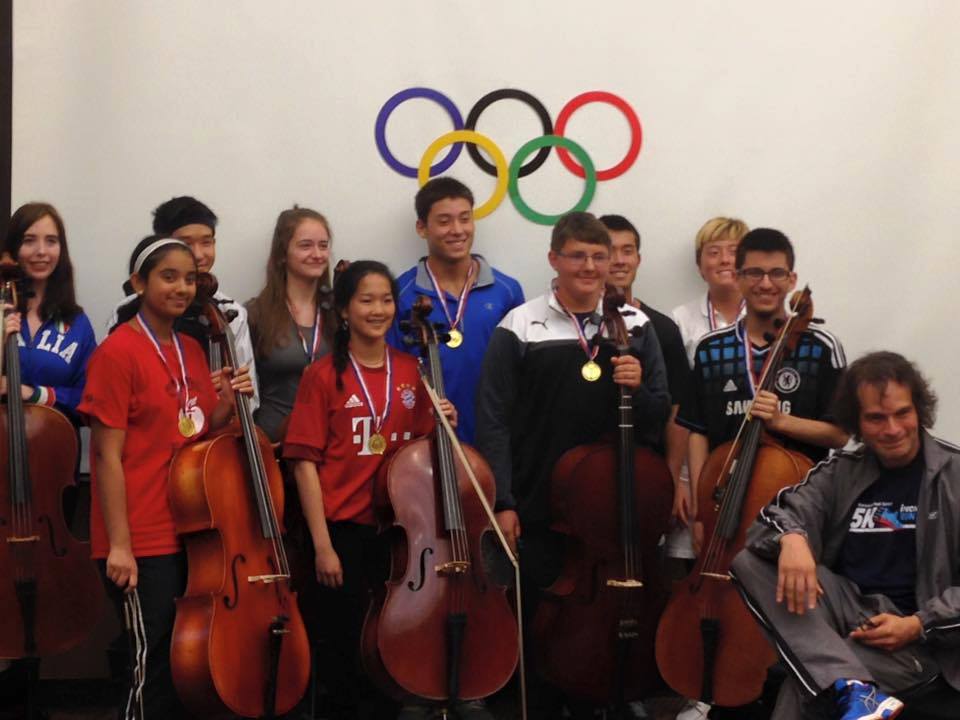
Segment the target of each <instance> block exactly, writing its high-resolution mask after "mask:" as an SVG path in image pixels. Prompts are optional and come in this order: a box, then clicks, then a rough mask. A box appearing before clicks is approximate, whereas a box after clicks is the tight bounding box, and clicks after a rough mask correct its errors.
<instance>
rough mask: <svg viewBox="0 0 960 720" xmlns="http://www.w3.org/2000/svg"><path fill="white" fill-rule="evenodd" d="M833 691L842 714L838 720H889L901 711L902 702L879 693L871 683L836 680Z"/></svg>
mask: <svg viewBox="0 0 960 720" xmlns="http://www.w3.org/2000/svg"><path fill="white" fill-rule="evenodd" d="M833 689H834V690H835V691H836V692H837V707H838V709H839V711H840V712H841V713H842V715H840V720H890V719H891V718H895V717H896V716H897V715H899V714H900V711H901V710H903V703H902V702H900V701H899V700H897V699H896V698H895V697H891V696H890V695H885V694H884V693H882V692H880V690H878V689H877V686H876V685H873V684H872V683H864V682H860V681H859V680H837V681H836V682H835V683H834V684H833Z"/></svg>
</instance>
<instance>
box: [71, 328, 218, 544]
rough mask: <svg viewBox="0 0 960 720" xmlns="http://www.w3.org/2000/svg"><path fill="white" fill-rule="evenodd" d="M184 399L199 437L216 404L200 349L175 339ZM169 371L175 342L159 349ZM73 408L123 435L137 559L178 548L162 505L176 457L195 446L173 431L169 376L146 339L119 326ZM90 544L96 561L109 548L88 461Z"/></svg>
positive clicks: (174, 403)
mask: <svg viewBox="0 0 960 720" xmlns="http://www.w3.org/2000/svg"><path fill="white" fill-rule="evenodd" d="M178 336H179V338H180V340H181V342H182V343H183V359H184V363H185V364H186V366H187V367H186V370H187V386H188V387H189V389H190V393H189V397H190V398H191V400H196V404H197V405H198V406H199V407H200V409H201V410H202V411H203V415H204V423H203V431H202V432H204V433H205V432H206V431H207V429H208V427H209V424H210V415H211V413H212V412H213V409H214V407H215V406H216V404H217V394H216V391H215V390H214V388H213V383H212V382H211V380H210V370H209V368H208V367H207V360H206V357H205V356H204V352H203V349H202V348H201V347H200V344H199V343H198V342H197V341H196V340H194V339H193V338H191V337H188V336H186V335H184V334H183V333H180V334H179V335H178ZM160 348H161V350H162V351H163V354H164V357H166V359H167V363H168V365H169V367H170V369H171V370H172V371H173V372H174V373H175V374H179V372H180V365H179V361H178V360H177V352H176V350H175V349H174V346H173V343H172V342H170V343H166V344H163V343H161V345H160ZM78 410H79V411H80V412H81V413H84V414H85V415H87V416H88V417H91V418H96V419H97V420H99V421H100V422H101V423H103V424H104V425H106V426H107V427H110V428H116V429H120V430H125V431H126V436H125V437H124V441H123V453H122V455H121V462H122V464H123V477H124V481H125V483H126V490H127V521H128V523H129V525H130V539H131V541H132V544H133V554H134V556H135V557H149V556H152V555H166V554H169V553H173V552H177V550H179V549H180V541H179V540H178V539H177V534H176V532H175V531H174V527H173V516H172V514H171V513H170V506H169V504H168V503H167V476H168V473H169V470H170V462H171V460H173V456H174V454H176V452H177V450H179V449H180V448H181V447H183V446H184V445H186V444H188V443H189V442H192V441H194V440H196V437H193V438H185V437H183V435H181V434H180V431H179V429H178V426H177V421H178V419H179V413H180V400H179V398H178V395H177V391H176V388H175V386H174V383H173V380H172V379H171V377H170V373H169V372H168V371H167V369H166V368H165V367H164V365H163V362H161V360H160V358H159V357H158V356H157V352H156V350H155V349H154V347H153V345H152V344H151V343H150V340H149V339H148V338H147V336H146V335H144V334H143V333H141V332H139V331H137V330H135V329H134V328H132V327H131V326H130V325H128V324H126V323H124V324H123V325H121V326H120V327H118V328H117V329H116V330H114V331H113V333H111V334H110V335H109V336H108V337H107V339H106V340H104V341H103V344H102V345H100V347H98V348H97V349H96V351H94V353H93V356H92V357H91V358H90V364H89V366H88V367H87V384H86V386H85V387H84V391H83V400H82V401H81V403H80V406H79V408H78ZM90 479H91V494H92V496H93V499H92V502H91V503H90V544H91V548H92V554H93V557H95V558H105V557H106V556H107V553H108V552H109V550H110V543H109V540H108V539H107V531H106V527H105V526H104V523H103V512H102V511H101V509H100V501H99V496H98V494H97V493H98V490H97V467H96V458H95V457H94V455H93V454H92V453H91V456H90Z"/></svg>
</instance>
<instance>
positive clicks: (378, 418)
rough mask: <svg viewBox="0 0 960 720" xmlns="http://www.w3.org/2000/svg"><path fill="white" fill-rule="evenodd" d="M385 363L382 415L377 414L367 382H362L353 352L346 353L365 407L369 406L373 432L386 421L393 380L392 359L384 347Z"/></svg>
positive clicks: (360, 372) (378, 429) (388, 349)
mask: <svg viewBox="0 0 960 720" xmlns="http://www.w3.org/2000/svg"><path fill="white" fill-rule="evenodd" d="M385 352H386V356H387V360H386V364H387V381H386V383H385V393H384V395H385V397H386V401H385V402H384V405H383V415H377V408H376V406H375V405H374V404H373V398H372V397H370V391H369V390H368V389H367V383H366V382H364V379H363V372H362V371H361V370H360V365H359V364H358V363H357V361H356V358H354V357H353V353H348V355H349V356H350V365H352V366H353V374H354V375H356V376H357V383H359V385H360V390H361V391H363V399H364V401H365V402H366V403H367V407H368V408H370V414H371V415H372V416H373V432H375V433H379V432H380V428H382V427H383V424H384V423H385V422H386V421H387V416H388V415H389V414H390V395H391V393H390V387H391V384H392V381H393V361H392V360H391V359H390V348H386V351H385Z"/></svg>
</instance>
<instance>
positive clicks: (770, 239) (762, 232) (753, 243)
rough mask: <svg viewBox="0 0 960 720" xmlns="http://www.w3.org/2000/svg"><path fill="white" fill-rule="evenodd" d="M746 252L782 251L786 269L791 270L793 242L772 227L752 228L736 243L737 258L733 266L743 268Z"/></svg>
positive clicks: (738, 268)
mask: <svg viewBox="0 0 960 720" xmlns="http://www.w3.org/2000/svg"><path fill="white" fill-rule="evenodd" d="M748 252H767V253H772V252H782V253H784V254H785V255H786V256H787V269H789V270H791V271H792V270H793V262H794V255H793V244H792V243H791V242H790V238H788V237H787V236H786V235H784V234H783V233H782V232H780V231H779V230H773V229H772V228H754V229H753V230H751V231H750V232H748V233H747V234H746V235H744V236H743V239H742V240H741V241H740V244H739V245H737V259H736V263H735V266H736V268H737V270H740V269H741V268H743V263H744V261H745V260H746V258H747V253H748Z"/></svg>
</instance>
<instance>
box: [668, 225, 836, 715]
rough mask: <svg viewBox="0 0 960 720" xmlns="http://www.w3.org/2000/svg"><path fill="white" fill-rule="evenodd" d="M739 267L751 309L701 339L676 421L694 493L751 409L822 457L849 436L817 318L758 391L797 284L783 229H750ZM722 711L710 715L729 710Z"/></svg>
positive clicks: (829, 339)
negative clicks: (838, 420) (713, 454)
mask: <svg viewBox="0 0 960 720" xmlns="http://www.w3.org/2000/svg"><path fill="white" fill-rule="evenodd" d="M735 269H736V277H737V284H738V286H739V289H740V292H741V293H742V295H743V300H744V304H745V309H746V313H745V315H744V316H743V317H742V318H741V319H740V320H738V321H737V322H736V323H734V324H733V325H731V326H729V327H726V328H722V329H718V330H715V331H713V332H711V333H708V334H707V335H705V336H704V337H703V338H702V339H701V340H700V342H699V343H698V344H697V347H696V350H695V353H694V367H693V375H692V382H693V389H692V392H690V393H688V396H687V397H686V398H685V399H684V402H683V404H682V405H681V407H680V412H679V414H678V416H677V420H676V422H678V423H680V424H681V425H683V426H684V427H687V428H688V429H689V430H690V440H689V448H688V454H687V462H688V464H689V468H690V479H691V491H692V494H693V495H694V497H696V495H697V486H698V481H699V479H700V473H701V471H702V469H703V466H704V464H705V463H706V460H707V457H708V455H709V454H710V451H711V450H713V449H714V448H716V447H717V446H718V445H721V444H722V443H724V442H727V441H729V440H732V439H734V438H735V437H736V435H737V433H738V431H739V430H740V426H741V425H742V423H743V419H744V417H745V415H746V414H747V412H750V413H751V414H752V415H753V416H754V417H756V418H759V419H760V420H762V421H763V422H764V425H765V429H766V431H767V432H768V433H770V434H771V435H773V436H774V437H776V438H777V439H778V440H780V441H781V442H782V443H783V445H784V446H785V447H787V448H789V449H792V450H797V451H799V452H802V453H803V454H805V455H807V456H808V457H810V458H811V459H812V460H814V461H815V462H816V461H819V460H822V459H823V458H824V457H826V455H827V452H828V449H829V448H840V447H843V445H845V444H846V442H847V440H848V438H849V436H848V434H847V433H846V432H845V431H844V430H842V429H841V428H840V427H838V426H837V425H835V424H833V422H832V421H831V416H830V406H831V402H832V399H833V394H834V390H835V388H836V386H837V383H838V381H839V379H840V376H841V374H842V373H843V370H844V368H845V366H846V359H845V356H844V352H843V346H842V345H841V344H840V341H839V340H837V338H836V337H834V336H833V335H832V334H831V333H830V332H828V331H826V330H824V329H823V328H822V327H819V326H817V325H811V326H810V327H809V328H808V329H806V330H804V331H803V332H802V333H801V335H800V337H799V339H798V342H797V346H796V348H795V350H794V351H793V352H788V353H787V355H786V358H785V360H784V362H783V366H782V367H781V368H780V370H779V371H778V372H777V375H776V379H775V381H774V391H766V390H756V391H755V388H756V387H758V386H759V383H760V378H761V377H762V374H763V369H764V365H765V362H766V360H767V358H768V357H769V356H770V354H771V352H772V350H773V343H774V338H775V337H776V335H777V334H778V332H779V329H780V327H781V325H782V323H783V321H784V320H785V319H786V316H787V311H786V309H785V302H786V301H787V299H788V297H789V295H790V293H791V292H792V291H793V289H794V288H795V287H796V284H797V275H796V273H795V272H794V251H793V245H792V244H791V243H790V240H789V239H788V238H787V236H786V235H784V234H783V233H782V232H780V231H779V230H773V229H770V228H756V229H754V230H751V231H750V232H748V233H747V234H746V235H744V236H743V239H742V240H741V241H740V243H739V245H738V246H737V253H736V262H735ZM693 529H694V545H695V546H697V545H699V544H700V543H702V538H701V537H700V536H701V535H702V526H701V525H700V524H699V523H694V528H693ZM704 707H706V706H705V705H704ZM716 710H719V712H717V711H716ZM716 710H715V712H714V714H712V715H711V717H713V716H718V717H724V715H723V711H722V710H720V709H716ZM704 715H705V713H704ZM731 717H742V715H738V714H734V715H732V716H731Z"/></svg>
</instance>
